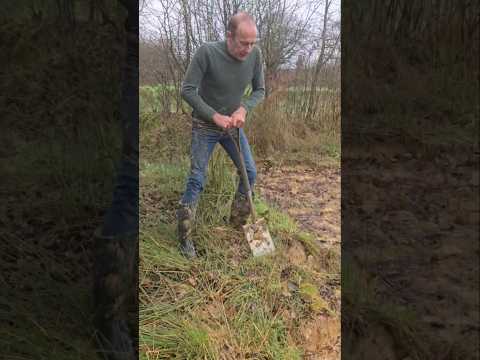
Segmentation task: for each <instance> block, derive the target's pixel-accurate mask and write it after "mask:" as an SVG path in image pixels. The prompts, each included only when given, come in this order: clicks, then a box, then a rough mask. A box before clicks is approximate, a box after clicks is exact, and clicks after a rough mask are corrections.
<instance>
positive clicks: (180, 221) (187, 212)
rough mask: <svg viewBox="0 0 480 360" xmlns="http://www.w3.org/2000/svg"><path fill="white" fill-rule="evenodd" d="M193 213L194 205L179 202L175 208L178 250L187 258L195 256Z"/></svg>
mask: <svg viewBox="0 0 480 360" xmlns="http://www.w3.org/2000/svg"><path fill="white" fill-rule="evenodd" d="M195 213H196V206H195V205H184V204H181V203H180V204H179V207H178V209H177V236H178V240H179V242H180V251H181V252H182V254H183V255H184V256H185V257H187V258H189V259H192V258H195V257H197V252H196V251H195V245H194V243H193V240H192V231H193V224H194V221H195Z"/></svg>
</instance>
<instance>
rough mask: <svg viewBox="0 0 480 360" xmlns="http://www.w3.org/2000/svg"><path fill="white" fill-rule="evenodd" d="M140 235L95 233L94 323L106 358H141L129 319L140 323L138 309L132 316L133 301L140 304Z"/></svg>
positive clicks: (98, 345) (97, 338)
mask: <svg viewBox="0 0 480 360" xmlns="http://www.w3.org/2000/svg"><path fill="white" fill-rule="evenodd" d="M137 238H138V235H137V234H135V235H130V236H121V237H106V236H100V235H98V233H97V235H96V236H95V250H94V251H95V254H94V255H95V264H94V276H95V278H94V302H95V318H94V325H95V328H96V342H97V348H98V352H99V353H100V354H101V356H102V358H103V359H107V360H136V359H137V356H136V352H135V344H134V343H135V342H136V341H134V339H133V337H132V333H131V332H130V328H129V322H130V323H133V324H134V323H136V322H138V321H136V318H137V314H136V311H135V310H133V311H132V312H131V313H130V316H129V307H133V306H132V304H136V306H137V307H138V300H137V287H138V284H137V282H136V281H135V280H136V279H137V276H136V275H137V269H136V267H137V266H136V265H137V264H138V262H137V257H138V241H137ZM133 324H131V326H133ZM135 331H136V329H135Z"/></svg>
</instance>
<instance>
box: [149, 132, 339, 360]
mask: <svg viewBox="0 0 480 360" xmlns="http://www.w3.org/2000/svg"><path fill="white" fill-rule="evenodd" d="M158 126H160V125H157V128H158ZM154 133H155V126H154V125H152V127H151V128H150V132H149V134H154ZM152 137H153V135H152ZM177 139H178V142H177V141H176V140H177ZM151 141H152V139H151V138H149V137H148V135H147V134H146V138H145V142H144V143H143V146H145V147H146V148H148V149H153V146H152V142H151ZM182 141H185V142H187V140H184V139H182V133H181V132H179V134H177V137H176V138H175V140H173V141H172V143H171V145H168V146H169V149H172V150H173V149H174V148H175V143H177V144H178V143H179V142H180V144H181V143H182ZM180 146H181V145H180ZM142 154H143V155H142V161H141V171H140V176H141V199H142V200H141V207H142V208H145V210H146V211H145V212H144V211H142V213H143V214H145V215H143V216H142V217H141V237H140V257H141V262H140V266H141V268H140V294H141V295H140V300H141V306H140V349H141V358H142V359H248V358H252V359H253V358H255V359H272V360H273V359H285V360H290V359H301V358H302V357H303V355H304V350H303V348H302V341H304V340H303V339H302V338H301V336H300V329H301V326H302V322H304V321H307V320H308V319H309V318H311V317H314V316H316V314H318V313H324V314H327V315H328V314H330V315H329V316H338V314H337V315H335V314H333V313H331V312H330V311H329V309H330V307H331V306H330V305H329V303H328V300H327V299H325V300H324V299H322V297H321V295H320V292H319V288H320V286H321V285H322V284H323V281H322V280H321V279H322V278H324V277H325V276H328V275H327V274H328V272H329V271H330V270H328V269H325V271H323V270H322V269H320V268H319V269H313V268H309V266H307V265H293V264H292V263H291V262H290V261H289V259H288V256H287V253H286V250H287V249H288V247H289V244H290V243H291V242H292V241H300V243H305V244H308V245H305V247H306V251H307V253H311V254H313V256H319V255H320V254H321V252H320V251H319V250H318V249H317V248H316V244H315V243H314V241H313V240H312V238H309V237H308V234H306V233H301V232H300V231H299V229H298V226H297V224H296V223H295V221H293V220H292V219H291V218H290V217H288V216H287V215H286V214H284V213H282V212H281V211H280V210H279V209H276V208H274V207H271V206H269V205H268V204H267V203H266V202H265V201H264V200H263V199H261V198H259V197H257V198H256V200H255V206H256V210H257V212H258V213H259V214H260V215H261V216H263V217H265V218H266V219H267V221H268V225H269V229H270V232H271V234H272V237H273V239H274V242H275V243H276V246H277V251H276V253H275V254H274V255H269V256H265V257H260V258H253V257H252V256H251V254H250V249H249V248H248V245H247V243H246V241H245V239H244V238H243V234H242V233H240V232H237V231H235V230H234V229H232V228H230V226H228V224H226V223H225V218H228V215H229V211H230V202H231V200H232V199H233V196H234V191H235V187H236V181H237V177H236V172H235V171H234V167H233V165H232V164H231V161H230V159H228V157H227V156H226V155H225V154H224V152H223V151H220V149H218V151H216V152H215V153H214V154H213V157H212V159H211V161H210V164H209V169H208V175H207V179H208V181H207V184H206V188H205V191H204V193H203V194H202V197H201V201H200V204H199V209H198V212H197V213H198V215H199V216H198V219H197V223H196V227H195V233H194V240H195V243H196V245H197V250H198V252H199V253H200V255H201V256H200V257H199V258H197V259H195V260H187V259H185V258H184V257H183V256H182V255H181V254H180V252H179V250H178V247H177V240H176V234H175V218H174V210H175V206H176V203H177V202H178V200H179V198H180V196H181V193H182V191H183V187H184V181H185V178H186V176H187V174H188V166H189V162H188V158H186V157H185V156H181V157H179V159H177V160H176V161H175V162H170V161H169V160H168V157H162V158H156V159H155V158H154V157H153V156H151V154H149V153H148V152H143V153H142ZM153 199H155V201H152V200H153ZM300 239H302V240H300ZM319 260H320V259H319ZM319 263H321V261H319ZM336 276H337V278H338V277H339V274H338V272H337V274H336ZM289 282H290V283H293V284H296V285H295V286H296V288H297V289H300V288H301V289H304V288H305V285H304V284H308V290H309V291H308V296H306V295H305V294H304V293H303V292H302V291H297V290H295V288H294V289H293V290H288V288H287V284H288V283H289ZM302 286H303V287H302ZM286 313H295V314H297V318H296V320H292V319H290V318H289V317H287V316H286V315H285V314H286Z"/></svg>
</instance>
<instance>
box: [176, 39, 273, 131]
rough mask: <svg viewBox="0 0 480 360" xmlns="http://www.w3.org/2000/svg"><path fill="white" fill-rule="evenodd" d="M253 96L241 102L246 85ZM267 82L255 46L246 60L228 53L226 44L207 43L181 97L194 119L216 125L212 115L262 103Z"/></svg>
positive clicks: (193, 63)
mask: <svg viewBox="0 0 480 360" xmlns="http://www.w3.org/2000/svg"><path fill="white" fill-rule="evenodd" d="M249 84H251V85H252V93H251V95H250V96H249V97H248V98H246V99H242V96H243V94H244V92H245V89H246V87H247V85H249ZM264 96H265V83H264V77H263V66H262V54H261V51H260V49H259V48H258V47H257V46H255V47H254V48H253V50H252V52H251V53H250V54H249V55H248V57H247V58H246V59H245V60H244V61H239V60H237V59H235V58H233V57H232V56H231V55H230V54H229V53H228V52H227V43H226V42H225V41H217V42H207V43H204V44H203V45H201V46H200V47H199V48H198V50H197V51H196V52H195V55H194V56H193V59H192V61H191V63H190V65H189V67H188V69H187V73H186V75H185V79H184V80H183V84H182V97H183V98H184V99H185V101H186V102H187V103H188V104H189V105H190V106H191V107H192V108H193V112H192V117H193V118H194V119H199V120H201V121H203V122H206V123H208V124H209V125H210V126H211V125H212V124H213V125H214V126H215V127H216V125H215V124H214V123H213V115H214V114H215V113H216V112H217V113H219V114H222V115H231V114H232V113H233V112H234V111H235V110H237V109H238V107H239V106H240V105H243V106H244V107H245V108H246V110H247V112H249V111H251V110H252V109H253V108H254V107H255V105H257V104H258V103H259V102H260V101H262V100H263V98H264Z"/></svg>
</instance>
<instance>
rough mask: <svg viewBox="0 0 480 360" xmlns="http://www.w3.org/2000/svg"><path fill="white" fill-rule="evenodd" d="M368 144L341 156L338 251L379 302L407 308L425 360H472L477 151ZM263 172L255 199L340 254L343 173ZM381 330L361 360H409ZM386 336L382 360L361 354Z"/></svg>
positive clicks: (397, 142) (474, 355)
mask: <svg viewBox="0 0 480 360" xmlns="http://www.w3.org/2000/svg"><path fill="white" fill-rule="evenodd" d="M410 140H411V139H410ZM365 148H366V147H365V146H360V147H359V148H358V149H356V150H355V149H353V148H352V151H351V152H349V153H346V154H344V157H343V158H342V165H343V166H344V169H345V170H347V171H345V172H344V173H343V176H344V178H342V182H343V181H345V182H346V186H344V188H345V189H346V190H347V192H348V193H346V194H344V204H343V206H344V213H343V216H345V217H346V218H347V219H348V221H347V222H346V223H345V226H344V229H343V230H344V231H345V232H346V234H345V238H346V241H347V244H344V246H345V247H344V249H347V251H348V253H350V254H354V255H355V256H354V257H355V260H357V261H358V263H359V264H361V266H362V267H363V268H365V269H366V270H367V272H370V273H371V274H373V275H372V276H375V279H376V280H378V284H379V288H378V289H377V291H378V293H379V294H380V295H381V296H382V297H383V298H384V299H385V300H384V301H385V302H388V303H391V304H393V305H399V306H406V307H407V308H408V309H409V310H410V311H412V312H413V314H414V315H415V316H414V317H415V320H414V321H415V322H414V324H415V331H416V333H417V334H418V340H419V344H420V346H421V347H422V348H423V351H424V354H425V356H427V358H428V359H440V358H444V359H466V360H467V359H478V358H479V355H478V348H479V343H478V342H479V340H478V339H479V333H480V327H479V317H480V316H479V306H478V305H479V294H478V277H479V271H478V264H479V242H478V239H477V238H476V236H477V235H478V224H479V195H478V194H479V192H478V191H479V189H478V187H479V171H478V157H479V153H478V149H476V150H475V149H471V148H468V147H461V146H460V147H458V149H457V150H456V151H455V152H453V153H452V152H451V151H450V148H448V147H442V146H440V145H432V144H425V143H423V144H421V143H419V142H416V141H405V139H396V138H392V139H391V140H390V141H389V142H387V143H385V144H377V145H375V147H374V148H373V147H372V148H368V147H367V150H368V151H365ZM260 169H261V171H260V172H259V173H260V174H261V176H260V179H259V182H258V186H257V189H258V191H259V192H260V193H261V195H262V196H264V197H265V198H266V199H267V200H268V201H269V202H271V203H274V204H276V205H277V206H279V207H280V208H281V209H283V210H285V211H286V212H288V214H290V215H291V216H292V217H293V218H294V219H296V220H297V222H298V224H299V226H300V228H302V229H304V230H307V231H309V232H311V233H313V234H314V235H315V236H316V238H317V240H318V242H319V244H320V245H322V246H327V247H333V248H337V249H338V250H340V229H341V226H340V224H341V221H340V203H341V202H340V169H339V168H338V167H337V168H335V167H332V166H325V167H319V168H308V167H302V166H296V167H282V168H270V169H267V168H261V167H260ZM338 329H339V328H338ZM379 331H380V332H381V333H382V334H383V335H382V336H381V337H379V339H373V338H369V337H368V336H367V338H365V339H363V340H361V341H359V347H358V352H357V355H358V358H359V359H361V358H372V359H375V358H377V357H378V356H381V357H382V358H384V359H388V360H396V359H399V360H403V359H409V358H410V359H411V357H409V354H410V353H411V352H410V351H413V349H408V347H407V348H406V347H405V345H404V343H403V342H402V340H401V339H394V337H395V335H394V334H392V333H391V332H389V331H388V329H386V328H384V327H380V328H379ZM319 337H321V336H320V335H319ZM382 338H383V339H384V340H385V341H384V344H382V345H381V346H380V347H382V348H384V349H385V350H384V351H382V352H381V353H382V355H379V354H371V353H370V354H368V353H365V351H367V350H366V349H367V348H368V347H369V345H368V343H369V342H370V341H374V342H375V341H377V342H378V341H382V340H381V339H382ZM375 347H378V344H377V345H376V346H371V348H375ZM362 349H364V350H365V351H363V350H362ZM417 350H418V349H417ZM367 352H368V351H367ZM362 354H363V355H362ZM374 355H375V356H374ZM318 356H319V357H318V358H319V359H320V358H330V357H328V356H332V357H331V358H334V357H333V356H334V354H333V353H330V355H328V356H327V357H325V356H326V355H321V356H320V355H318ZM362 356H363V357H362ZM372 356H373V357H372Z"/></svg>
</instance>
